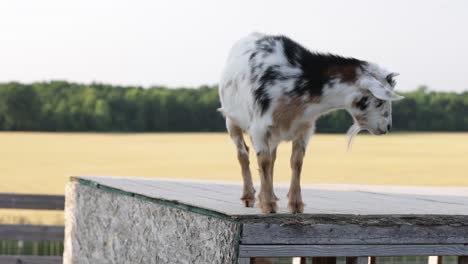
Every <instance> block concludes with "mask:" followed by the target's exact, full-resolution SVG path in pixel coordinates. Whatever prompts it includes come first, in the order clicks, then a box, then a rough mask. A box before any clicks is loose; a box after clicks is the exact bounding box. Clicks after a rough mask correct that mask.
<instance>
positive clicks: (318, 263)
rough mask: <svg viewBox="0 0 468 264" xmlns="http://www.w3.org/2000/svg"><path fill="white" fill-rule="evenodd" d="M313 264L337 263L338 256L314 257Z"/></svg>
mask: <svg viewBox="0 0 468 264" xmlns="http://www.w3.org/2000/svg"><path fill="white" fill-rule="evenodd" d="M312 264H336V257H313V258H312Z"/></svg>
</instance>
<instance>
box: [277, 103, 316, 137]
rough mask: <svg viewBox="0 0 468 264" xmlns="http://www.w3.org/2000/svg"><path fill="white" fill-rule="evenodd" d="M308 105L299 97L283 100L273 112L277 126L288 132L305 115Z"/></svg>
mask: <svg viewBox="0 0 468 264" xmlns="http://www.w3.org/2000/svg"><path fill="white" fill-rule="evenodd" d="M314 100H315V97H314ZM306 103H307V102H306V101H303V100H302V99H301V98H299V97H289V98H281V99H280V100H279V103H278V105H277V107H276V109H275V111H273V121H274V124H275V126H276V127H278V128H279V129H281V130H288V129H289V128H290V127H291V125H292V122H293V121H294V120H295V119H297V118H298V117H299V116H301V115H302V114H303V113H304V110H305V107H306Z"/></svg>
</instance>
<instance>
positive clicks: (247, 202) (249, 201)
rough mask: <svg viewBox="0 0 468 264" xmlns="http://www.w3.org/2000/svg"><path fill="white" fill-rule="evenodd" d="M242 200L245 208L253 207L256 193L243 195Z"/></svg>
mask: <svg viewBox="0 0 468 264" xmlns="http://www.w3.org/2000/svg"><path fill="white" fill-rule="evenodd" d="M241 200H242V204H244V206H245V207H253V206H254V204H255V191H254V192H253V193H244V194H242V197H241Z"/></svg>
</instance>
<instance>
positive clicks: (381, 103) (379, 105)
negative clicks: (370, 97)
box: [375, 99, 384, 107]
mask: <svg viewBox="0 0 468 264" xmlns="http://www.w3.org/2000/svg"><path fill="white" fill-rule="evenodd" d="M383 104H384V101H383V100H380V99H377V102H376V103H375V106H376V107H381V106H382V105H383Z"/></svg>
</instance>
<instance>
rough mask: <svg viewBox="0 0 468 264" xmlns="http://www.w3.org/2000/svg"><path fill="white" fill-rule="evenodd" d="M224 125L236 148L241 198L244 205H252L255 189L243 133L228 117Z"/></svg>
mask: <svg viewBox="0 0 468 264" xmlns="http://www.w3.org/2000/svg"><path fill="white" fill-rule="evenodd" d="M226 127H227V130H228V133H229V135H230V136H231V139H232V141H233V142H234V144H235V145H236V148H237V159H238V160H239V164H240V166H241V171H242V178H243V180H244V188H243V193H242V196H241V200H242V202H243V204H244V205H245V207H253V206H254V203H255V189H254V187H253V183H252V174H251V172H250V162H249V148H248V147H247V144H245V140H244V135H243V133H242V129H241V128H240V127H239V126H237V125H235V124H234V123H233V122H232V121H230V120H229V119H226Z"/></svg>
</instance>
